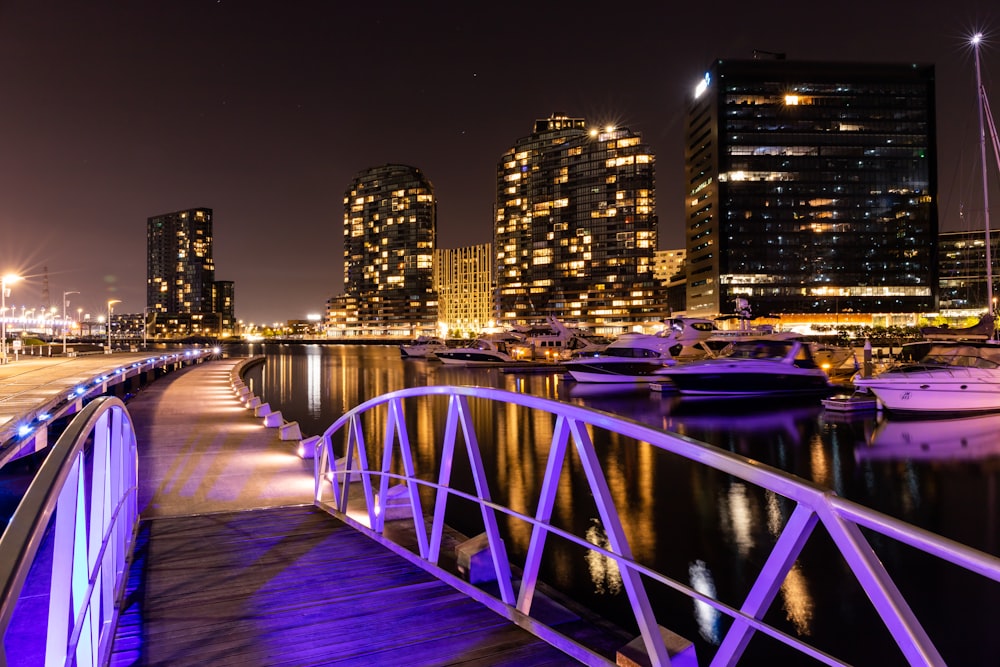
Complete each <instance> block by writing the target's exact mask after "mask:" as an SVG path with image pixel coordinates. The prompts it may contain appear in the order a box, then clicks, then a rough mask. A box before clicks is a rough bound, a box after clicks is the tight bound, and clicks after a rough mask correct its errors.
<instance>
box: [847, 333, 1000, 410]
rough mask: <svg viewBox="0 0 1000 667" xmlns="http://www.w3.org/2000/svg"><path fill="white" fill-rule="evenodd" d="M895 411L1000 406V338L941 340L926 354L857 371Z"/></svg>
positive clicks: (859, 383)
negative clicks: (870, 373) (871, 372)
mask: <svg viewBox="0 0 1000 667" xmlns="http://www.w3.org/2000/svg"><path fill="white" fill-rule="evenodd" d="M853 382H854V386H855V387H856V388H857V389H860V390H864V391H869V392H871V393H872V394H874V395H875V398H876V399H877V400H878V402H879V404H880V405H881V406H882V407H883V408H884V409H885V410H887V411H889V412H897V413H907V414H910V415H911V416H912V415H916V416H919V415H938V416H940V415H942V414H958V413H977V412H996V411H1000V344H997V343H989V342H979V341H936V342H932V343H931V345H930V346H929V348H928V350H927V353H926V354H925V355H924V357H923V358H922V359H920V360H919V361H916V362H913V363H903V364H899V365H897V366H892V367H890V368H888V369H886V370H885V371H883V372H881V373H879V374H878V375H875V376H874V377H869V378H866V377H859V376H855V377H854V380H853Z"/></svg>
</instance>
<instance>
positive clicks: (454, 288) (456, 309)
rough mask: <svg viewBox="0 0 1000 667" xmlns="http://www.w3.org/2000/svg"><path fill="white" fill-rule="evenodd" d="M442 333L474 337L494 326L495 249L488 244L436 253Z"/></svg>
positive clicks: (443, 250)
mask: <svg viewBox="0 0 1000 667" xmlns="http://www.w3.org/2000/svg"><path fill="white" fill-rule="evenodd" d="M434 290H435V292H436V293H437V297H438V323H439V326H440V328H441V331H440V332H439V333H441V334H443V335H446V336H448V337H451V338H460V337H463V336H470V335H471V336H475V335H477V334H478V333H479V332H481V331H485V330H486V329H489V328H490V327H492V326H493V246H492V245H491V244H489V243H483V244H480V245H473V246H465V247H462V248H438V249H437V250H435V251H434Z"/></svg>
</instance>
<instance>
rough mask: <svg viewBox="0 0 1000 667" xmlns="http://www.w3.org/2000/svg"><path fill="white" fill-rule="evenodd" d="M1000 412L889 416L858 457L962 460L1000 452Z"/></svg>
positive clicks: (881, 423)
mask: <svg viewBox="0 0 1000 667" xmlns="http://www.w3.org/2000/svg"><path fill="white" fill-rule="evenodd" d="M998 433H1000V415H979V416H974V417H961V418H954V419H920V420H898V419H893V418H891V417H886V418H884V419H883V420H882V421H880V422H879V423H878V424H877V425H876V426H875V429H874V431H873V432H872V434H871V436H870V438H869V440H868V443H867V446H866V447H859V448H858V449H857V450H856V455H857V457H858V460H885V459H890V460H899V459H908V460H918V461H932V460H937V461H940V460H962V459H972V460H977V459H987V458H991V457H998V456H1000V437H997V434H998Z"/></svg>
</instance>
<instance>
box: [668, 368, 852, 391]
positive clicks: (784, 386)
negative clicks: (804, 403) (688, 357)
mask: <svg viewBox="0 0 1000 667" xmlns="http://www.w3.org/2000/svg"><path fill="white" fill-rule="evenodd" d="M659 377H660V379H669V380H670V381H671V382H672V383H673V385H674V387H675V388H676V389H677V391H679V392H680V393H681V394H682V395H689V396H719V397H727V396H730V397H754V396H758V397H759V396H812V395H815V396H823V395H829V394H832V393H833V392H834V390H835V388H834V387H833V385H831V384H830V379H829V377H828V376H827V375H826V373H824V372H823V371H822V370H819V369H803V368H798V367H795V366H792V365H790V364H786V363H782V362H769V361H755V360H737V361H726V360H713V361H705V362H694V363H692V364H688V365H687V366H678V367H677V368H673V369H670V370H667V371H662V372H661V373H659Z"/></svg>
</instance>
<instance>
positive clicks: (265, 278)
mask: <svg viewBox="0 0 1000 667" xmlns="http://www.w3.org/2000/svg"><path fill="white" fill-rule="evenodd" d="M58 4H60V5H63V6H61V7H60V8H59V10H58V11H52V7H51V6H40V5H38V4H37V3H30V2H23V1H15V2H12V3H6V4H5V6H4V8H3V9H2V10H0V37H2V39H0V55H2V56H3V57H2V58H0V82H3V85H4V90H5V91H6V93H7V95H6V99H7V102H6V103H5V105H3V107H0V127H3V130H4V133H3V134H4V137H5V148H6V150H4V151H2V153H0V176H2V177H0V202H2V208H0V212H2V214H3V217H2V220H3V222H2V224H0V271H3V272H8V271H10V272H15V273H20V274H22V275H24V276H25V277H26V278H27V280H25V281H23V282H20V283H18V284H17V285H15V286H14V287H13V291H12V296H11V299H10V302H11V303H13V304H16V305H17V306H18V307H20V306H21V305H24V304H26V305H28V307H32V306H37V305H41V303H40V301H39V300H40V298H41V293H42V290H43V287H44V273H45V268H46V267H47V272H48V289H49V294H50V299H49V300H50V303H51V304H52V305H55V306H60V305H61V296H62V294H63V293H64V292H67V291H79V292H80V294H79V295H74V296H73V297H72V301H73V304H72V306H71V311H74V312H75V310H76V308H77V307H78V306H83V307H84V308H85V309H86V310H87V311H88V312H93V313H95V314H96V313H100V312H101V311H102V309H103V307H104V304H106V302H107V301H108V300H109V299H120V300H121V302H122V303H121V304H119V305H117V306H116V311H120V312H140V311H141V310H142V307H143V306H144V305H145V303H144V302H145V252H144V247H145V222H146V219H147V218H148V217H149V216H151V215H156V214H158V213H160V212H162V211H174V210H182V209H186V208H191V207H198V206H206V207H210V208H212V209H214V211H215V227H216V236H217V239H218V240H217V243H216V252H215V257H216V261H217V262H218V263H219V264H220V265H224V266H226V267H227V270H226V277H227V278H231V279H232V280H234V281H235V283H236V284H237V285H238V291H239V298H238V299H237V301H238V303H237V317H239V318H240V319H243V320H246V321H256V322H269V321H284V320H286V319H299V318H303V317H304V316H305V315H306V314H307V313H309V312H322V309H323V305H324V303H325V300H326V299H327V298H329V297H330V296H334V295H335V294H337V293H339V292H340V291H341V290H342V278H343V264H342V259H341V258H342V257H343V239H342V234H341V231H342V221H341V211H342V208H341V198H342V195H343V192H344V189H345V188H346V187H347V186H348V185H349V183H350V181H351V178H352V177H353V175H354V174H356V173H358V172H359V171H361V170H363V169H367V168H370V167H374V166H378V165H381V164H386V163H402V164H409V165H412V166H414V167H416V168H419V169H420V170H421V171H423V173H425V174H426V176H427V178H428V179H429V180H430V182H431V183H432V184H433V185H434V189H435V195H436V197H437V199H438V201H439V212H438V246H439V247H443V248H455V247H460V246H465V245H472V244H478V243H485V242H490V241H492V216H493V206H494V199H495V178H496V173H495V172H496V163H497V160H498V159H499V157H500V155H501V154H502V153H503V151H504V150H505V149H506V148H507V147H508V146H509V145H510V143H511V142H512V141H513V140H515V139H516V138H517V137H520V136H523V135H524V134H525V133H526V132H527V131H528V130H530V128H531V126H532V124H533V123H534V121H535V120H536V119H538V118H545V117H548V116H549V115H550V114H552V113H554V112H563V113H566V114H568V115H571V116H580V117H585V118H587V119H588V121H591V122H593V123H595V124H604V123H615V124H620V125H624V126H628V127H629V128H631V129H632V130H634V131H637V132H640V133H641V134H642V135H643V137H644V139H645V140H646V141H648V142H649V143H650V144H651V145H652V146H653V149H654V152H655V155H656V165H657V176H656V187H657V214H658V217H659V231H660V234H659V235H660V239H661V241H660V248H661V249H667V248H672V247H682V246H683V236H682V234H681V230H680V224H679V221H680V219H681V217H682V215H683V199H684V197H683V194H684V193H683V189H682V187H681V183H682V180H683V147H682V143H683V142H682V138H683V114H684V109H685V107H686V104H687V99H688V96H689V95H690V93H691V91H692V89H693V86H694V84H695V83H696V82H697V80H698V78H699V76H700V75H701V73H702V72H704V70H705V69H706V68H707V67H708V66H709V65H710V64H711V63H712V62H713V61H714V60H715V59H716V58H724V59H726V58H732V59H745V58H749V57H752V55H753V50H754V49H759V50H766V51H772V52H782V53H785V54H786V55H787V57H788V59H790V60H807V61H808V60H813V61H835V62H839V61H845V62H852V61H871V62H897V63H898V62H914V63H926V64H932V65H934V66H935V73H936V84H937V85H936V87H937V113H938V125H939V136H938V145H939V154H940V163H939V183H940V191H939V201H940V209H939V216H940V220H941V229H942V231H963V230H964V229H966V228H969V227H971V226H974V224H975V221H974V220H973V218H975V217H976V216H977V213H981V211H979V212H977V211H976V210H975V209H976V202H978V201H981V198H980V197H979V196H978V195H977V194H976V193H977V191H978V186H977V178H976V174H977V173H978V172H977V169H978V165H977V159H976V151H977V137H976V131H975V88H974V73H973V71H972V54H971V50H969V48H968V46H967V43H966V40H967V38H968V36H969V35H971V34H972V33H973V32H974V31H975V30H977V29H983V30H984V31H985V32H986V35H987V43H986V45H985V46H984V49H983V52H982V53H983V67H984V72H983V73H984V79H985V80H984V85H985V87H986V88H987V90H988V91H994V90H997V88H998V86H996V85H993V83H994V82H997V79H998V72H1000V16H998V15H997V14H998V10H997V9H996V8H995V7H994V6H993V4H992V3H989V4H988V3H986V2H965V3H958V4H953V5H950V6H941V5H940V3H933V2H930V0H925V1H923V2H917V3H910V4H908V5H907V6H906V10H905V12H900V11H898V10H893V8H892V7H880V6H873V4H872V3H868V4H864V5H862V4H861V3H858V2H848V3H841V4H840V5H838V6H837V9H836V11H832V10H830V9H824V8H822V7H805V6H797V7H791V8H789V7H786V6H784V5H782V4H781V3H776V2H775V3H765V4H763V5H762V4H759V3H758V4H756V5H753V6H748V5H745V4H737V3H726V2H722V3H717V6H714V9H713V15H712V17H711V23H708V22H706V17H705V16H704V15H703V14H702V13H701V12H700V11H698V10H697V9H692V8H671V7H668V6H665V5H661V4H653V3H648V5H647V4H646V3H642V4H640V5H639V6H638V7H637V8H636V10H635V11H633V12H631V13H629V14H628V15H625V16H618V15H606V14H602V13H600V12H598V8H596V7H595V8H587V7H585V8H581V9H574V10H573V11H566V10H565V9H564V8H555V7H553V8H547V7H537V6H532V5H530V4H527V3H523V4H518V3H514V4H512V5H508V6H505V9H504V11H502V12H501V11H499V10H494V11H492V12H491V11H489V10H484V9H480V8H479V7H476V6H474V5H471V4H468V5H467V4H464V3H434V4H432V5H430V6H428V7H418V6H414V5H410V4H404V3H394V2H390V3H383V4H380V5H379V6H378V7H342V6H339V5H336V4H333V3H321V2H303V3H297V4H295V5H294V6H286V5H284V4H282V3H276V2H246V3H228V2H216V3H203V2H193V1H192V2H179V3H171V4H170V5H169V6H167V5H164V6H118V7H115V8H111V7H110V6H108V7H101V6H77V5H76V4H74V3H58ZM483 11H487V12H488V14H492V15H488V16H485V17H481V13H482V12H483ZM996 105H997V102H994V108H996ZM993 201H1000V197H996V196H995V197H993ZM963 207H964V212H965V217H964V220H963V219H962V218H960V216H959V211H960V210H962V208H963ZM979 224H980V225H981V222H980V223H979Z"/></svg>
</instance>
